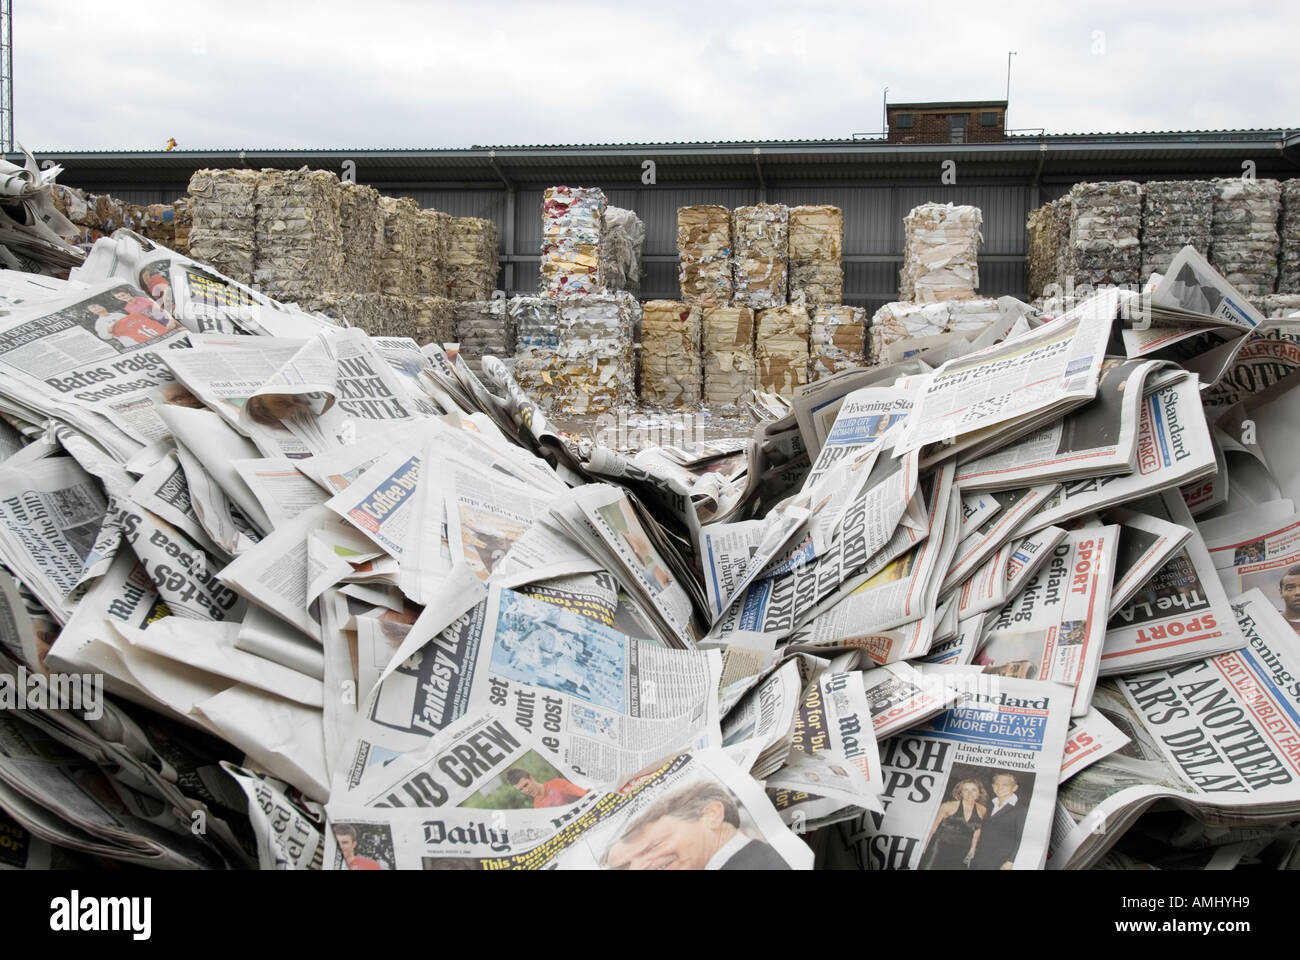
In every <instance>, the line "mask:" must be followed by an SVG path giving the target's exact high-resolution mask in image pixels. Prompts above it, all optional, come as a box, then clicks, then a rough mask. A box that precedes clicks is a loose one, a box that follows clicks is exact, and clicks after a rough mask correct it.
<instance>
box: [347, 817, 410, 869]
mask: <svg viewBox="0 0 1300 960" xmlns="http://www.w3.org/2000/svg"><path fill="white" fill-rule="evenodd" d="M334 841H335V842H336V843H337V844H338V846H339V849H338V858H337V859H336V860H335V862H334V865H335V867H336V868H337V869H343V868H344V867H346V868H347V869H348V870H391V869H392V863H393V860H394V859H395V858H394V854H393V836H392V832H391V830H390V829H389V828H388V827H387V826H380V825H375V824H371V825H363V824H352V823H336V824H334Z"/></svg>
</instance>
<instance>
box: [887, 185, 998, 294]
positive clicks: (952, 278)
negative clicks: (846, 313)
mask: <svg viewBox="0 0 1300 960" xmlns="http://www.w3.org/2000/svg"><path fill="white" fill-rule="evenodd" d="M983 222H984V217H983V214H982V213H980V210H979V208H978V207H971V206H956V205H954V204H951V203H923V204H921V205H920V206H919V207H914V208H913V209H912V211H911V212H910V213H908V215H907V216H906V217H904V218H903V269H902V271H901V272H900V274H899V294H898V296H899V299H900V300H911V301H915V302H917V303H938V302H940V301H944V300H963V299H970V298H972V297H974V296H975V288H976V287H978V286H979V260H978V258H979V249H980V242H981V241H982V240H983V236H982V235H981V234H980V227H981V226H982V225H983Z"/></svg>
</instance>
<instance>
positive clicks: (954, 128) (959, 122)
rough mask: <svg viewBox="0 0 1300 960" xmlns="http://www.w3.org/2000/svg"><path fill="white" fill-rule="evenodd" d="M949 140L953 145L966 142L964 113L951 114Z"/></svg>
mask: <svg viewBox="0 0 1300 960" xmlns="http://www.w3.org/2000/svg"><path fill="white" fill-rule="evenodd" d="M948 139H949V140H950V141H951V142H952V143H965V142H966V114H964V113H953V114H949V116H948Z"/></svg>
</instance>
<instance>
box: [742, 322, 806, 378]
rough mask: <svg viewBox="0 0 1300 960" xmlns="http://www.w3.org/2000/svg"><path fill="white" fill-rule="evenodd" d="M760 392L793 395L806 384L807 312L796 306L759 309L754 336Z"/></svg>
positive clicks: (755, 362)
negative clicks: (796, 389)
mask: <svg viewBox="0 0 1300 960" xmlns="http://www.w3.org/2000/svg"><path fill="white" fill-rule="evenodd" d="M754 366H755V369H756V370H757V376H756V378H755V382H756V384H757V387H758V389H759V390H767V391H769V392H771V393H779V394H781V396H783V397H792V396H794V390H795V387H799V386H803V385H804V384H805V383H807V382H808V311H807V310H806V309H805V308H804V307H802V306H800V305H799V304H786V305H785V306H781V307H771V308H769V309H767V310H760V311H759V312H758V316H757V330H756V332H755V336H754Z"/></svg>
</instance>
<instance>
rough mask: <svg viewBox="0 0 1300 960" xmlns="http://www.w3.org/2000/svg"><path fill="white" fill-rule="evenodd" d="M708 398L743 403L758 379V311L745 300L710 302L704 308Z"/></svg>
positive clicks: (703, 352)
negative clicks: (727, 302) (738, 302)
mask: <svg viewBox="0 0 1300 960" xmlns="http://www.w3.org/2000/svg"><path fill="white" fill-rule="evenodd" d="M701 325H702V330H701V335H700V344H701V350H700V352H701V359H702V368H703V373H704V400H705V402H707V403H739V402H740V401H741V400H743V399H745V398H746V397H748V396H749V394H750V392H751V391H752V390H753V389H754V385H755V383H756V380H755V372H754V311H753V310H751V309H750V308H749V307H746V306H744V305H742V304H737V305H735V306H727V305H725V304H708V305H705V306H704V307H703V308H702V309H701Z"/></svg>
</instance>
